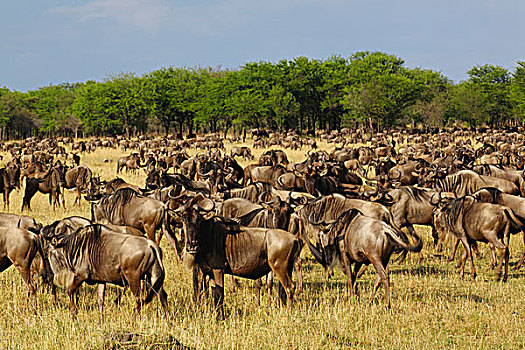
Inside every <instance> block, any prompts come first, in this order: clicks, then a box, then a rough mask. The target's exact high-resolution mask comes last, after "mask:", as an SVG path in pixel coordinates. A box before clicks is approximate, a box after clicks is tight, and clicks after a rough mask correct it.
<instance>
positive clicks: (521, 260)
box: [512, 231, 525, 271]
mask: <svg viewBox="0 0 525 350" xmlns="http://www.w3.org/2000/svg"><path fill="white" fill-rule="evenodd" d="M523 243H524V244H525V231H524V232H523ZM523 261H525V251H524V252H523V254H522V255H521V259H520V261H518V264H517V265H516V266H515V267H514V268H513V269H512V271H516V270H518V269H519V268H520V267H521V265H523Z"/></svg>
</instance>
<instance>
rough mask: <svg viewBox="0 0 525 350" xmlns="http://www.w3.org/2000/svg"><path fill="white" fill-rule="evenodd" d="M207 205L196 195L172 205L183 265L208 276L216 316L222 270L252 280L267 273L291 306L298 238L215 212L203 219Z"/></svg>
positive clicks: (220, 300) (211, 205)
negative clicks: (182, 244)
mask: <svg viewBox="0 0 525 350" xmlns="http://www.w3.org/2000/svg"><path fill="white" fill-rule="evenodd" d="M213 208H214V203H213V201H211V200H210V199H208V198H206V197H204V196H203V195H202V194H200V193H199V194H197V195H196V196H195V197H193V198H192V199H190V200H188V201H187V202H186V203H185V204H184V205H183V206H181V207H180V208H179V209H177V213H179V214H180V216H181V221H182V225H183V228H184V232H185V237H186V238H185V248H184V255H183V261H184V264H185V265H186V267H188V268H190V269H192V270H195V269H194V268H198V269H200V270H202V272H203V273H204V275H208V276H210V282H211V283H210V284H211V287H212V290H213V296H214V300H215V305H216V307H217V309H218V311H219V315H220V316H224V310H223V299H224V274H225V273H227V274H231V275H234V276H239V277H244V278H249V279H258V278H261V277H262V276H264V275H266V274H268V273H269V272H270V271H273V272H274V273H275V275H276V276H277V277H278V278H279V281H280V282H281V284H282V286H283V287H284V290H285V292H286V305H287V309H288V310H291V307H292V301H293V294H294V286H293V283H292V279H291V275H292V271H293V265H294V262H295V260H296V259H297V257H298V255H299V253H300V251H301V249H300V248H301V243H300V241H299V240H298V239H296V238H295V237H294V236H293V235H292V234H290V233H289V232H286V231H283V230H279V229H266V228H253V227H250V228H248V227H241V226H239V224H238V223H236V222H235V221H232V220H230V219H227V218H224V217H221V216H213V217H211V218H208V219H206V218H205V217H204V215H205V214H207V213H209V212H210V211H212V210H213ZM195 282H196V281H195V280H194V283H195ZM195 290H196V291H198V287H196V288H195ZM281 298H282V299H283V294H282V293H281Z"/></svg>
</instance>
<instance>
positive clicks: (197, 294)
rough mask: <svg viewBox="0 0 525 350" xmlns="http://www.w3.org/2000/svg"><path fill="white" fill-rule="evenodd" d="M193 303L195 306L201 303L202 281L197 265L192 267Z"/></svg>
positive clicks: (201, 274)
mask: <svg viewBox="0 0 525 350" xmlns="http://www.w3.org/2000/svg"><path fill="white" fill-rule="evenodd" d="M192 275H193V302H195V303H196V304H197V305H198V304H200V302H201V293H202V290H201V287H202V279H203V273H202V271H201V269H200V268H199V266H198V265H195V266H194V267H193V272H192Z"/></svg>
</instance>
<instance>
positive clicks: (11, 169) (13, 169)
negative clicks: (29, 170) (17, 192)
mask: <svg viewBox="0 0 525 350" xmlns="http://www.w3.org/2000/svg"><path fill="white" fill-rule="evenodd" d="M5 174H6V179H7V182H8V184H9V187H11V188H15V187H16V188H19V187H20V167H19V166H18V165H15V164H11V165H8V166H7V167H6V168H5Z"/></svg>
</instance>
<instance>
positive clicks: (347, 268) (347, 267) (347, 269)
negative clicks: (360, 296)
mask: <svg viewBox="0 0 525 350" xmlns="http://www.w3.org/2000/svg"><path fill="white" fill-rule="evenodd" d="M343 249H344V248H343ZM341 255H342V256H341V260H342V261H341V263H342V265H343V271H344V273H345V275H346V278H347V283H348V288H349V289H350V298H351V297H353V296H354V288H353V287H354V277H355V276H354V275H353V273H352V262H351V261H350V259H349V258H348V255H347V254H346V253H344V254H341Z"/></svg>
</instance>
